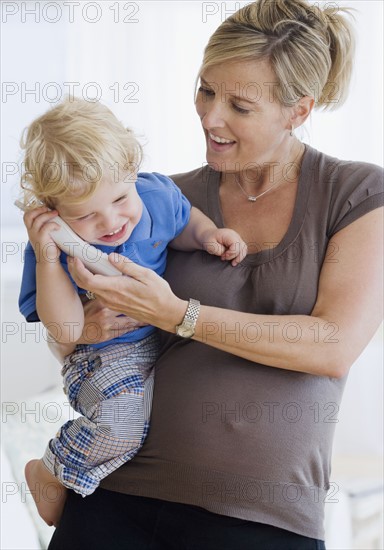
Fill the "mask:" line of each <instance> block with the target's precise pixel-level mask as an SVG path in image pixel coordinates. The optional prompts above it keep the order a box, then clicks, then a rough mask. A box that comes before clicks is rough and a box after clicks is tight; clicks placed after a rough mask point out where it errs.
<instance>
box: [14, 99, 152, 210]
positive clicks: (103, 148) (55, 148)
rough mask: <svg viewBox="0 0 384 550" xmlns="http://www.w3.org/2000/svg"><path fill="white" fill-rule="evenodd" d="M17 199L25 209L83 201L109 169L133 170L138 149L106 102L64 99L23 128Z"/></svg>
mask: <svg viewBox="0 0 384 550" xmlns="http://www.w3.org/2000/svg"><path fill="white" fill-rule="evenodd" d="M21 147H22V149H23V150H24V162H23V168H22V175H21V182H20V185H21V188H22V197H21V202H22V203H23V205H24V208H25V209H26V210H28V209H30V208H35V207H36V206H39V205H41V204H44V205H46V206H48V208H55V204H56V203H57V201H59V200H61V199H63V198H65V199H68V200H71V202H74V203H75V202H81V201H83V200H85V199H87V198H88V197H89V196H91V195H92V194H93V193H94V191H95V190H96V188H97V186H98V184H99V182H100V181H101V179H103V178H109V179H111V178H112V177H113V172H112V170H116V167H117V169H119V170H121V171H122V172H123V173H125V172H137V171H138V169H139V166H140V163H141V160H142V148H141V145H140V144H139V142H138V141H137V139H136V138H135V136H134V135H133V133H132V132H131V131H130V130H129V129H127V128H125V127H124V126H123V124H122V123H121V122H119V121H118V120H117V118H116V117H115V115H114V114H113V113H112V112H111V111H110V109H108V108H107V107H106V106H104V105H102V104H101V103H99V102H90V101H85V100H83V99H78V98H66V99H65V100H64V101H63V102H62V103H60V104H58V105H56V106H55V107H54V108H53V109H51V110H49V111H48V112H47V113H45V114H44V115H42V116H40V117H39V118H37V119H36V120H34V121H33V122H32V124H31V125H30V126H29V127H28V128H26V130H25V131H24V134H23V137H22V140H21Z"/></svg>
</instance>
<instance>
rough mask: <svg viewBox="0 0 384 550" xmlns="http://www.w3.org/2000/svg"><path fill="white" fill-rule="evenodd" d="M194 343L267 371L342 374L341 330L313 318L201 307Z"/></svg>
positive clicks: (333, 323) (331, 323) (334, 325)
mask: <svg viewBox="0 0 384 550" xmlns="http://www.w3.org/2000/svg"><path fill="white" fill-rule="evenodd" d="M194 340H197V341H199V342H203V343H205V344H208V345H210V346H213V347H215V348H217V349H220V350H222V351H225V352H228V353H232V354H234V355H237V356H239V357H243V358H244V359H247V360H249V361H252V362H255V363H261V364H263V365H268V366H271V367H276V368H281V369H286V370H293V371H299V372H306V373H310V374H315V375H318V376H331V377H335V378H338V377H341V376H343V375H344V374H345V358H344V357H345V353H344V350H345V342H343V331H342V330H341V329H340V327H339V326H338V324H337V323H336V322H331V321H328V320H325V319H322V318H319V317H312V316H310V315H257V314H249V313H242V312H237V311H232V310H223V309H219V308H214V307H208V306H202V307H201V311H200V316H199V319H198V322H197V325H196V332H195V336H194Z"/></svg>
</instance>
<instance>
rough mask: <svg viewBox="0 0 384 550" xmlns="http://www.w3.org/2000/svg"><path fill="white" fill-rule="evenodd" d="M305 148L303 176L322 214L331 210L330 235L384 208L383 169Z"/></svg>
mask: <svg viewBox="0 0 384 550" xmlns="http://www.w3.org/2000/svg"><path fill="white" fill-rule="evenodd" d="M306 147H307V153H306V159H305V161H303V170H304V175H305V176H306V177H307V178H308V180H309V181H310V182H311V191H312V193H311V195H312V197H313V200H315V201H316V203H317V204H318V206H319V208H321V210H322V211H323V213H324V212H325V211H326V210H327V211H328V233H329V234H333V233H335V232H337V231H339V230H340V229H342V228H343V227H345V226H346V225H348V224H349V223H351V222H352V221H354V220H355V219H357V218H358V217H360V216H362V215H364V214H366V213H368V212H369V211H371V210H373V209H374V208H378V207H379V206H382V205H383V201H384V198H383V181H384V170H383V168H382V167H381V166H378V165H376V164H372V163H369V162H363V161H352V160H343V159H339V158H336V157H332V156H330V155H327V154H325V153H322V152H320V151H317V150H316V149H313V148H312V147H309V146H306Z"/></svg>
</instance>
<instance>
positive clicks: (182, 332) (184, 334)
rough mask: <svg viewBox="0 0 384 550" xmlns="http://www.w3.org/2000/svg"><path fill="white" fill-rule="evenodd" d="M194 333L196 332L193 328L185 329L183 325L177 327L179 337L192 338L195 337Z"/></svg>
mask: <svg viewBox="0 0 384 550" xmlns="http://www.w3.org/2000/svg"><path fill="white" fill-rule="evenodd" d="M194 333H195V331H194V330H193V328H191V327H183V326H181V325H180V326H179V327H177V335H178V336H182V337H183V338H190V337H191V336H193V335H194Z"/></svg>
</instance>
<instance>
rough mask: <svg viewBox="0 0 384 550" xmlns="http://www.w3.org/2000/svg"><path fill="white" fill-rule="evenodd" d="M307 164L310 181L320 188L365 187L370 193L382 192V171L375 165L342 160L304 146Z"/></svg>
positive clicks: (383, 172) (383, 173) (383, 174)
mask: <svg viewBox="0 0 384 550" xmlns="http://www.w3.org/2000/svg"><path fill="white" fill-rule="evenodd" d="M306 149H307V155H308V157H309V162H308V163H307V169H309V170H310V171H311V176H312V179H313V180H314V181H315V182H316V181H317V182H319V183H320V184H321V185H322V186H324V185H327V184H328V185H330V186H331V187H334V186H336V187H338V186H341V185H343V186H345V187H354V186H356V185H365V186H368V187H369V188H370V190H371V191H372V192H382V191H383V177H384V169H383V168H382V167H381V166H378V165H377V164H373V163H370V162H364V161H356V160H344V159H339V158H336V157H333V156H331V155H328V154H326V153H322V152H320V151H317V150H316V149H314V148H313V147H310V146H309V145H306Z"/></svg>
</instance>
